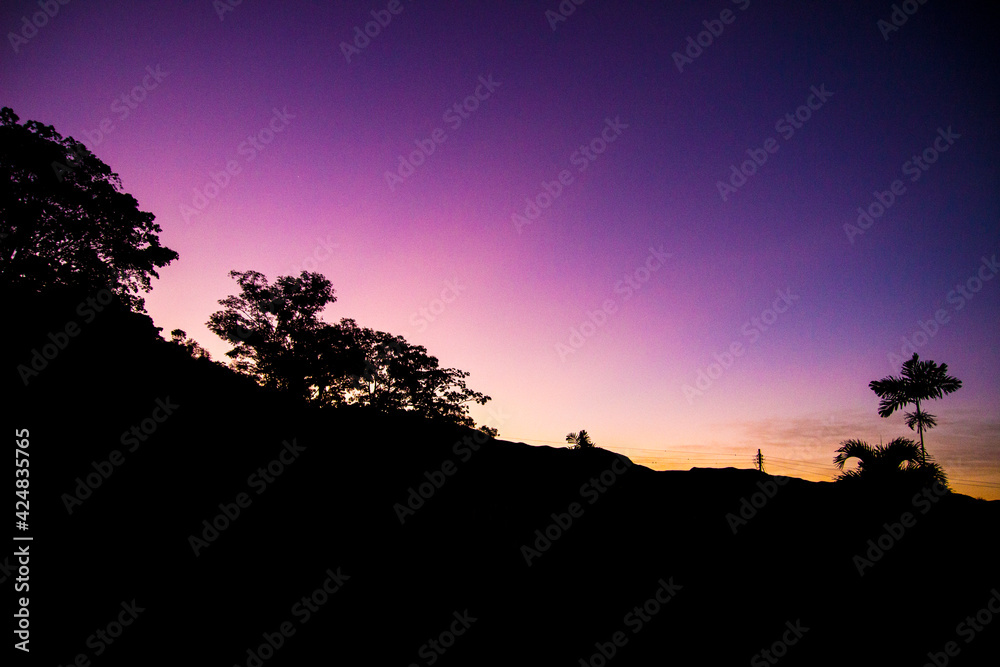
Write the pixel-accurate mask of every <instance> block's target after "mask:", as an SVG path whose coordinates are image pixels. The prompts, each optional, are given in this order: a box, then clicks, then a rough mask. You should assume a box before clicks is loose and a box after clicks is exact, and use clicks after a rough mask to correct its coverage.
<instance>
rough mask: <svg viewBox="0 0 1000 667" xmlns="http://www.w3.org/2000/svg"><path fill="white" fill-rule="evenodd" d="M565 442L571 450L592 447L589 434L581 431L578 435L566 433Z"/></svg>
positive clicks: (592, 443)
mask: <svg viewBox="0 0 1000 667" xmlns="http://www.w3.org/2000/svg"><path fill="white" fill-rule="evenodd" d="M566 442H568V443H570V444H571V445H573V449H591V448H592V447H593V446H594V442H593V441H592V440H591V439H590V434H589V433H587V432H586V431H585V430H583V429H580V432H579V433H567V434H566Z"/></svg>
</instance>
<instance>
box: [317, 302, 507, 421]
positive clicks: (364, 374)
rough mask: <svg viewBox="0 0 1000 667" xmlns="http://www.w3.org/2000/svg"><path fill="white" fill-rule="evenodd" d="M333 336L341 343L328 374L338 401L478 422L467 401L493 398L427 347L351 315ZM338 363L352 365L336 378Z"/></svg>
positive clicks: (340, 365)
mask: <svg viewBox="0 0 1000 667" xmlns="http://www.w3.org/2000/svg"><path fill="white" fill-rule="evenodd" d="M332 336H333V337H334V338H335V339H339V341H340V345H342V346H343V347H342V349H341V350H340V351H339V355H338V356H337V359H336V363H335V364H334V365H333V369H332V371H333V372H330V373H328V374H327V376H326V377H328V378H330V379H332V380H334V381H335V382H334V385H333V386H334V387H337V390H338V391H339V392H340V397H339V399H336V400H339V401H340V402H344V403H357V404H360V405H367V406H371V407H374V408H376V409H378V410H383V411H388V410H416V411H418V412H420V413H421V414H424V415H426V416H429V417H438V418H443V419H446V420H448V421H451V422H454V423H457V424H462V425H465V426H469V427H474V426H475V422H474V421H473V419H472V418H471V417H469V415H468V411H469V404H470V403H479V404H480V405H485V404H486V402H487V401H489V400H490V397H489V396H486V395H484V394H483V393H481V392H478V391H473V390H472V389H469V388H468V386H467V385H466V384H465V378H467V377H469V373H468V372H466V371H461V370H458V369H456V368H442V367H441V366H440V364H439V362H438V359H437V357H434V356H430V355H428V354H427V348H425V347H423V346H422V345H412V344H410V343H409V342H407V341H406V339H404V338H403V337H402V336H396V335H393V334H390V333H386V332H384V331H376V330H374V329H369V328H367V327H359V326H358V325H357V323H356V322H355V321H354V320H352V319H343V320H341V321H340V323H339V324H337V325H336V327H335V332H332ZM334 354H335V355H337V352H334ZM338 368H340V369H343V368H353V369H354V371H353V372H348V373H347V374H346V375H341V376H340V377H339V378H338V376H337V372H336V371H337V370H338Z"/></svg>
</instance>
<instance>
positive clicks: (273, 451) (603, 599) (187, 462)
mask: <svg viewBox="0 0 1000 667" xmlns="http://www.w3.org/2000/svg"><path fill="white" fill-rule="evenodd" d="M86 296H87V295H80V294H65V295H63V296H62V297H61V298H54V299H53V300H52V301H51V302H47V303H45V304H44V306H43V305H41V304H38V303H33V302H28V303H25V302H24V301H23V300H22V299H20V298H18V297H16V296H14V295H8V297H7V302H8V303H9V304H10V305H11V311H10V312H12V313H14V314H15V317H13V318H12V320H11V322H12V324H10V325H8V327H7V329H6V332H5V337H6V339H7V340H6V341H5V343H4V349H5V350H6V351H7V354H8V357H9V358H8V364H7V368H16V367H17V366H18V365H19V364H22V363H25V360H29V361H28V362H27V363H28V364H29V365H30V359H31V354H32V352H31V351H32V349H33V348H34V349H41V347H42V346H44V345H45V344H46V343H48V342H49V340H50V338H49V337H48V334H49V333H50V332H52V333H55V332H57V331H64V330H65V326H66V324H67V322H69V321H74V322H76V323H78V324H79V328H80V331H79V334H78V335H77V336H74V337H72V338H70V339H68V342H67V344H66V345H65V349H61V350H59V352H58V354H56V355H55V356H54V358H53V359H51V360H47V367H46V368H44V369H43V370H41V371H39V373H38V375H37V376H32V377H31V378H30V380H29V382H28V384H27V386H25V385H24V384H23V382H22V380H21V378H20V377H19V376H17V375H14V376H13V377H8V382H9V383H12V384H13V385H14V387H13V389H14V390H15V391H14V392H13V395H14V397H15V401H14V404H13V405H11V406H10V407H9V412H8V414H9V415H10V417H9V419H8V420H7V427H8V429H9V428H10V427H12V426H13V427H15V428H18V429H20V428H27V429H29V430H30V449H29V451H30V456H31V529H30V532H31V534H33V535H34V537H35V539H34V541H33V542H32V543H31V546H30V549H31V555H32V559H31V582H30V583H31V591H30V593H31V598H32V599H31V623H32V630H33V632H32V642H31V649H32V653H34V654H36V655H35V657H36V658H37V659H39V662H42V660H41V658H44V660H45V661H46V663H47V664H65V665H69V664H72V663H73V661H74V660H75V659H76V656H77V655H78V654H81V653H82V654H86V656H87V657H88V658H89V659H90V660H92V661H93V664H95V665H98V664H99V665H111V664H129V665H138V664H165V665H166V664H171V665H179V664H205V665H208V664H219V665H245V666H249V667H252V666H253V665H257V664H266V665H277V664H288V665H293V664H295V665H298V664H301V665H306V664H310V665H312V664H341V663H343V664H373V665H390V664H398V665H408V664H418V665H430V664H440V665H492V664H496V665H555V664H560V665H580V664H581V660H582V661H583V662H582V664H591V665H595V666H596V665H601V664H606V663H607V664H612V665H654V664H655V665H669V664H690V663H694V664H708V665H730V664H732V665H735V664H747V663H750V664H775V663H771V662H768V660H767V659H766V658H765V657H763V656H762V655H758V654H759V652H760V651H762V650H765V649H767V650H771V649H772V645H775V643H776V642H777V644H778V648H777V649H775V654H776V655H777V654H778V653H781V655H782V657H781V658H780V660H777V664H781V665H791V664H804V665H827V664H829V665H834V664H836V665H842V664H851V665H858V664H871V665H897V664H898V665H903V664H910V665H922V664H924V663H926V662H928V661H929V660H930V658H929V657H928V652H931V653H936V652H942V651H944V650H945V645H946V643H947V642H955V646H956V648H958V649H959V653H958V656H957V657H954V658H951V659H953V660H954V664H960V665H975V664H985V662H986V661H987V659H988V657H991V656H995V655H996V651H997V647H998V644H1000V639H998V638H1000V627H998V626H997V624H996V622H994V624H993V625H985V626H983V629H982V630H981V631H974V632H973V631H971V630H967V631H966V632H973V634H972V639H971V641H967V638H968V634H967V633H966V632H963V631H961V630H959V629H958V628H959V627H960V624H961V623H963V622H964V619H965V618H966V617H967V616H970V615H971V616H973V617H975V615H976V613H977V612H979V611H980V610H981V609H983V608H986V606H987V603H988V602H989V601H990V599H991V596H993V595H995V594H996V593H995V591H996V589H997V587H998V586H1000V576H998V574H1000V573H998V568H997V558H996V554H995V552H994V550H993V545H994V541H995V533H996V529H997V526H998V518H1000V503H997V502H992V503H987V502H983V501H977V500H974V499H971V498H968V497H965V496H949V497H944V498H942V499H940V500H939V501H938V500H934V501H933V502H932V500H931V499H930V496H928V497H923V496H917V498H916V500H914V497H913V494H912V493H907V494H906V495H905V496H899V497H886V496H885V494H875V493H873V494H867V495H866V494H863V493H860V492H857V491H851V490H849V489H844V488H843V487H840V486H837V485H834V484H832V483H811V482H805V481H803V480H797V479H779V478H774V477H771V476H768V475H764V474H760V473H758V472H756V471H752V470H735V469H724V470H708V469H695V470H692V471H689V472H654V471H651V470H649V469H646V468H643V467H641V466H633V465H631V464H630V462H628V461H627V459H622V458H620V457H618V456H616V455H614V454H612V453H610V452H607V451H605V450H601V449H593V450H579V451H571V450H566V449H552V448H548V447H529V446H527V445H524V444H521V443H511V442H505V441H493V440H487V439H486V438H485V437H484V436H483V435H482V434H481V433H478V432H476V431H472V430H470V429H467V428H462V427H458V426H454V425H450V424H444V423H435V422H430V421H427V420H423V419H421V418H419V417H416V416H414V415H412V414H399V415H393V416H388V415H381V414H377V413H372V412H368V411H364V410H329V409H324V410H319V409H311V408H308V409H307V408H305V407H304V406H301V405H298V404H297V403H295V402H293V401H290V400H288V399H286V398H284V397H282V396H280V395H276V394H273V393H269V392H266V391H264V390H262V389H260V388H259V387H257V386H256V385H255V384H253V383H252V382H250V381H248V380H246V379H244V378H241V377H238V376H236V375H234V374H233V373H232V372H230V371H229V370H227V369H225V368H222V367H220V366H218V365H216V364H213V363H211V362H208V361H205V360H195V359H192V358H191V357H190V356H188V355H187V354H186V353H185V352H184V351H183V350H182V349H181V348H180V347H178V346H176V345H173V344H170V343H167V342H165V341H162V340H160V339H159V337H158V336H157V334H156V330H155V328H154V327H153V326H152V324H151V322H150V320H149V319H148V318H144V317H141V316H137V315H132V314H128V313H125V312H122V311H121V310H120V309H118V308H116V307H114V306H113V305H111V306H108V307H107V308H105V310H104V311H103V312H100V313H95V316H94V317H93V318H92V319H91V321H88V322H85V321H84V320H85V314H86V308H84V310H83V311H82V312H81V311H78V310H77V305H78V304H79V303H81V301H83V300H85V298H86ZM56 338H57V339H58V336H56ZM49 351H50V352H51V351H52V349H51V348H50V349H49ZM168 413H169V414H168ZM161 418H162V419H161ZM144 420H145V424H144ZM144 425H145V427H146V431H143V426H144ZM133 426H135V427H136V428H137V429H138V432H137V433H132V432H131V429H132V428H133ZM153 426H155V430H154V429H153ZM139 434H141V435H142V437H140V435H139ZM142 438H145V439H142ZM135 443H138V444H135ZM132 447H134V450H131V451H130V448H132ZM113 450H118V452H119V455H116V456H115V457H114V460H115V461H118V462H119V464H118V465H114V464H113V463H111V464H109V463H107V462H108V461H109V457H111V456H112V451H113ZM276 462H277V463H276ZM109 465H110V466H111V467H110V468H109V467H108V466H109ZM269 466H270V467H271V470H270V472H268V470H267V469H268V467H269ZM260 469H263V471H262V472H261V471H260ZM99 470H104V471H105V472H107V471H108V470H110V471H111V472H110V474H109V475H107V476H106V478H105V477H104V476H102V474H101V472H99ZM95 471H98V472H95ZM93 475H97V477H93ZM88 476H91V479H92V480H93V481H95V482H96V481H97V479H98V478H100V484H99V485H96V484H95V486H96V488H94V489H92V490H91V491H90V494H89V496H88V497H86V498H83V499H81V502H72V501H67V498H68V496H67V495H65V494H76V495H77V496H82V495H86V493H85V492H84V493H77V491H78V489H77V487H78V486H79V483H78V481H77V480H78V478H79V479H80V480H82V481H83V483H84V484H86V483H87V480H88ZM411 489H412V493H411ZM421 492H422V493H423V495H421ZM242 494H245V495H242ZM418 498H419V501H418V500H417V499H418ZM934 498H935V499H936V496H934ZM241 499H242V501H243V504H244V505H245V506H244V507H239V502H240V501H241ZM744 500H745V503H744V502H743V501H744ZM408 502H410V503H411V506H410V507H407V503H408ZM421 503H422V504H421ZM574 503H575V504H576V505H574ZM754 503H756V504H757V505H759V507H753V505H754ZM67 504H69V506H70V507H71V509H72V513H70V512H69V511H68V510H67ZM220 504H221V505H222V508H220ZM418 505H419V506H418ZM237 507H239V515H238V516H236V517H235V518H231V519H225V518H224V516H225V515H224V513H225V512H229V513H230V514H231V515H233V516H235V509H236V508H237ZM403 507H407V509H411V508H412V512H410V511H404V510H403V509H402V508H403ZM748 507H749V508H752V509H753V511H754V514H753V515H751V513H750V510H749V509H747V508H748ZM741 509H742V511H743V512H744V513H745V515H744V516H745V517H746V519H745V523H740V522H738V521H736V520H735V517H739V516H740V512H741ZM904 512H910V513H911V515H912V517H913V522H912V525H910V526H909V527H906V526H904V531H903V534H902V535H901V536H900V537H898V539H897V538H891V536H890V537H885V538H883V544H885V545H886V546H888V549H887V550H886V552H885V554H884V555H882V556H881V557H880V558H879V559H878V560H877V562H873V563H872V564H871V566H870V567H869V566H864V568H863V569H864V574H863V576H861V575H859V571H858V566H857V564H856V562H855V560H854V558H855V556H857V555H860V556H864V554H865V552H866V551H867V550H868V549H869V545H868V540H873V541H875V542H876V543H877V541H878V540H879V538H880V537H882V536H883V534H885V533H886V531H887V530H888V529H887V528H886V527H885V526H886V524H888V525H889V529H892V530H897V528H896V527H895V526H894V524H896V523H899V522H900V521H901V516H902V515H903V513H904ZM553 514H555V515H556V517H555V518H554V517H553ZM220 517H223V518H220ZM401 517H402V521H401ZM569 519H571V520H572V521H571V523H570V521H569ZM203 521H207V522H208V523H209V524H211V523H212V522H213V521H215V522H216V524H217V526H219V527H220V528H221V529H219V530H218V531H217V535H214V536H213V533H211V532H206V527H205V524H203ZM559 523H562V524H563V526H565V527H560V526H559V525H558V524H559ZM227 524H228V525H227ZM734 527H735V534H734ZM536 530H538V531H540V533H541V534H542V535H543V536H544V535H545V533H546V531H548V533H549V536H548V538H547V539H548V540H549V544H548V546H546V543H545V541H543V540H541V539H539V537H538V534H536V532H535V531H536ZM192 536H197V537H200V538H202V539H203V540H204V543H201V544H198V543H195V544H192V540H191V537H192ZM525 546H527V547H531V548H533V549H535V550H536V552H537V553H531V552H528V551H527V550H526V549H523V548H522V547H525ZM196 551H197V552H198V553H197V555H196V553H195V552H196ZM527 560H530V565H529V564H528V563H527V562H526V561H527ZM324 582H328V584H327V586H328V588H329V589H330V590H335V592H332V593H326V592H322V588H323V585H324ZM317 589H319V591H321V592H319V593H315V596H314V600H313V601H312V602H310V603H309V604H312V605H313V608H312V609H310V607H309V606H308V605H306V604H305V603H303V602H302V599H303V597H304V596H313V595H314V591H317ZM658 595H659V597H660V600H661V601H659V602H657V601H656V599H657V596H658ZM996 595H997V598H998V601H1000V594H996ZM133 600H134V601H135V606H136V607H138V608H142V611H141V612H137V616H136V618H135V620H134V621H132V620H131V617H129V616H128V612H127V611H123V603H124V605H125V607H128V606H129V604H130V603H131V602H132V601H133ZM664 600H667V601H666V602H663V601H664ZM996 604H997V603H996V602H995V603H994V608H995V607H996ZM644 606H645V607H646V609H645V610H643V609H642V608H643V607H644ZM636 607H639V610H636ZM133 613H136V611H135V609H133ZM120 614H124V616H123V617H122V618H123V619H127V620H129V625H128V626H127V627H124V629H123V630H122V632H121V634H120V636H119V637H118V638H113V637H111V636H110V635H108V639H109V640H112V642H111V643H105V642H104V640H103V639H100V637H99V636H98V635H95V632H96V631H97V630H99V629H105V630H109V628H108V626H109V624H112V623H113V622H115V621H116V619H118V618H119V615H120ZM991 618H992V614H991ZM472 619H474V620H472ZM283 624H286V625H284V627H285V629H286V630H292V631H293V634H292V633H289V635H290V636H287V637H284V638H282V639H281V640H280V641H279V640H277V639H276V635H274V633H276V632H277V633H280V631H281V630H280V629H281V627H282V626H283ZM961 627H966V628H968V626H961ZM790 628H794V630H793V629H790ZM452 630H454V631H455V632H456V634H457V636H451V635H449V634H447V633H449V632H451V631H452ZM110 631H112V632H114V631H116V628H114V627H112V628H110ZM442 633H446V634H445V635H444V636H443V637H442V636H441V635H442ZM616 633H618V634H617V635H616ZM960 633H961V634H960ZM265 635H269V636H271V638H272V640H273V643H274V644H280V647H279V648H277V649H276V651H274V655H273V657H269V658H268V659H266V660H265V661H263V662H262V663H259V662H257V661H255V660H254V659H253V658H250V657H248V649H250V650H253V651H256V650H257V649H258V647H259V646H261V645H262V644H264V645H265V646H266V643H265V642H266V638H265ZM783 635H784V637H785V638H787V639H789V640H792V639H794V640H795V641H794V644H790V645H782V637H783ZM616 638H617V640H618V643H619V645H618V646H615V639H616ZM432 639H433V640H435V641H438V642H440V643H439V645H438V646H439V649H435V648H434V647H433V646H431V645H430V644H429V643H428V642H429V641H430V640H432ZM452 640H453V642H452ZM782 646H784V647H785V648H786V649H787V655H786V654H785V652H784V649H783V648H782ZM612 649H613V651H614V655H613V657H610V658H609V659H605V658H603V656H601V654H600V652H601V651H604V652H605V653H606V654H608V655H610V654H611V653H612ZM99 650H100V654H98V651H99ZM267 652H268V651H267V649H265V651H264V653H265V654H266V653H267ZM595 655H596V656H597V657H593V656H595Z"/></svg>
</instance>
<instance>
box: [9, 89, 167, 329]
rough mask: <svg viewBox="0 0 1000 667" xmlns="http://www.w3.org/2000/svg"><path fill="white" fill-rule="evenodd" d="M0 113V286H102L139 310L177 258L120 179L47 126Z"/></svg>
mask: <svg viewBox="0 0 1000 667" xmlns="http://www.w3.org/2000/svg"><path fill="white" fill-rule="evenodd" d="M18 121H19V118H18V116H17V115H16V114H15V113H14V112H13V110H11V109H10V108H8V107H4V108H3V109H2V110H0V281H2V282H3V284H5V285H9V286H16V287H18V288H22V289H25V290H28V291H33V292H43V291H45V290H46V289H50V288H53V287H59V286H83V287H85V288H87V289H99V288H107V289H110V290H111V291H112V292H114V293H115V294H116V295H117V296H118V297H119V298H121V300H122V301H123V302H124V303H125V304H126V305H128V306H129V307H130V308H132V309H133V310H136V311H139V312H144V302H143V299H142V298H141V296H139V295H140V294H141V293H142V292H148V291H149V290H150V279H151V278H158V277H159V275H158V274H157V272H156V269H158V268H161V267H163V266H166V265H167V264H169V263H170V262H171V261H173V260H175V259H177V257H178V255H177V253H176V252H174V251H173V250H171V249H169V248H166V247H163V246H161V245H160V241H159V236H158V234H159V233H160V231H161V230H160V227H159V225H157V224H155V223H154V222H153V220H154V216H153V214H152V213H148V212H145V211H140V210H139V205H138V202H137V201H136V200H135V198H134V197H132V195H130V194H128V193H126V192H124V191H122V184H121V179H120V178H119V177H118V174H116V173H114V172H112V171H111V168H110V167H108V165H106V164H105V163H104V162H102V161H101V160H100V159H98V158H97V157H96V156H95V155H94V154H93V153H91V152H90V151H89V150H88V149H87V148H86V147H85V146H84V145H83V144H82V143H80V142H78V141H75V140H74V139H73V138H72V137H69V138H63V137H62V136H61V135H60V134H59V133H58V132H56V131H55V129H54V128H53V127H52V126H51V125H43V124H42V123H39V122H37V121H27V122H26V123H24V124H23V125H21V124H19V123H18Z"/></svg>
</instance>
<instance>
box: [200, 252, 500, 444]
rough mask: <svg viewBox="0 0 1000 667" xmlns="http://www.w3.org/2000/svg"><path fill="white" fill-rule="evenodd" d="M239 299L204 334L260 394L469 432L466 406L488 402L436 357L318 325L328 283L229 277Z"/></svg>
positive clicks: (363, 330)
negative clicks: (224, 346) (407, 413)
mask: <svg viewBox="0 0 1000 667" xmlns="http://www.w3.org/2000/svg"><path fill="white" fill-rule="evenodd" d="M230 275H231V276H233V277H234V278H236V280H237V283H238V284H239V286H240V290H241V292H242V293H241V294H239V295H234V296H229V297H226V298H225V299H222V300H220V301H219V303H220V304H222V305H223V306H225V309H224V310H220V311H217V312H215V313H213V314H212V316H211V317H210V318H209V322H208V327H209V329H211V330H212V331H213V332H215V333H216V334H218V335H219V336H220V337H221V338H223V339H224V340H226V341H229V342H230V343H232V344H233V345H234V347H233V349H232V350H230V351H229V352H227V353H226V355H227V356H229V357H231V358H232V359H234V360H235V361H234V363H233V366H234V367H235V368H236V369H237V370H240V371H242V372H245V373H247V374H249V375H252V376H253V377H255V378H256V379H257V381H258V382H260V383H261V384H263V385H265V386H269V387H273V388H276V389H281V390H283V391H288V392H290V393H292V394H294V395H295V396H297V397H299V398H302V399H303V400H309V401H312V402H315V403H320V404H323V405H351V404H354V405H364V406H369V407H372V408H375V409H377V410H381V411H390V410H415V411H418V412H420V413H421V414H423V415H426V416H428V417H438V418H443V419H447V420H449V421H452V422H454V423H457V424H462V425H466V426H470V427H474V426H475V422H474V421H473V420H472V418H471V417H469V414H468V412H469V405H468V404H469V403H472V402H475V403H479V404H485V403H486V401H489V400H490V397H489V396H486V395H484V394H482V393H481V392H478V391H473V390H471V389H469V388H468V387H467V386H466V384H465V378H467V377H468V376H469V373H467V372H465V371H460V370H458V369H455V368H442V367H441V366H440V365H439V363H438V360H437V358H436V357H433V356H430V355H428V354H427V349H426V348H424V347H423V346H420V345H411V344H410V343H408V342H407V341H406V340H405V339H404V338H403V337H402V336H395V335H393V334H389V333H386V332H384V331H376V330H374V329H369V328H367V327H359V326H358V325H357V323H356V322H355V321H354V320H352V319H346V318H345V319H342V320H341V321H340V322H339V323H338V324H335V325H331V324H327V323H325V322H323V321H322V320H320V318H319V315H320V312H321V311H322V310H323V308H324V307H325V306H326V305H327V304H329V303H333V302H335V301H336V297H335V296H334V295H333V289H332V288H331V287H330V281H328V280H327V279H326V278H325V277H324V276H322V275H321V274H318V273H308V272H306V271H303V272H302V274H301V275H300V276H299V277H298V278H292V277H290V276H282V277H279V278H278V279H277V280H276V281H275V282H274V284H273V285H272V284H270V283H268V280H267V278H266V277H265V276H264V275H263V274H261V273H259V272H257V271H244V272H239V271H231V272H230Z"/></svg>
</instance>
